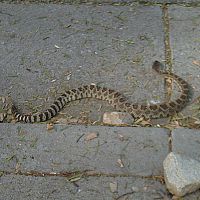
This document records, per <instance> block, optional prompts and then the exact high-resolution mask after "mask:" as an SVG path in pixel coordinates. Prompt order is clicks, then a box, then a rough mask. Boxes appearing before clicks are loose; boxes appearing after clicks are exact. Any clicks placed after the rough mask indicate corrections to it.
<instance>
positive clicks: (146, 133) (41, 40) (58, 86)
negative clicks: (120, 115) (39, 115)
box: [0, 1, 200, 200]
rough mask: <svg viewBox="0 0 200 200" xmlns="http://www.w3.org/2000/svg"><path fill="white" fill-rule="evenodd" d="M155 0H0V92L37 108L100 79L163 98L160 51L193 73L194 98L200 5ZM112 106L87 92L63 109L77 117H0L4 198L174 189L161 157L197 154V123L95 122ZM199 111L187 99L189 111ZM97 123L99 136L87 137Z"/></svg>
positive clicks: (173, 66) (153, 194)
mask: <svg viewBox="0 0 200 200" xmlns="http://www.w3.org/2000/svg"><path fill="white" fill-rule="evenodd" d="M118 2H120V1H118ZM195 2H196V3H198V1H195ZM157 3H158V4H157ZM157 3H155V4H146V3H140V4H139V3H137V2H133V1H132V2H131V3H129V4H126V3H125V4H124V5H123V4H118V3H117V4H116V3H115V4H113V2H110V3H109V2H107V3H105V4H104V3H102V4H101V5H99V4H95V5H92V4H79V3H76V4H67V3H66V4H64V5H61V4H36V3H34V4H32V3H28V4H8V3H0V27H1V28H0V46H1V48H0V49H1V54H0V61H1V65H0V67H1V73H0V85H1V87H0V93H1V95H8V94H10V95H11V96H12V98H13V100H14V102H15V103H16V105H17V106H18V107H19V108H20V109H21V111H23V112H36V111H38V110H43V109H45V108H46V107H47V106H48V105H49V104H50V103H51V102H52V101H53V100H54V99H55V97H56V96H58V95H59V93H61V92H62V91H63V90H65V89H69V88H72V87H78V86H79V85H82V84H88V83H96V84H99V85H101V86H106V87H109V88H112V89H116V90H118V91H120V92H122V93H123V94H125V95H126V96H127V97H128V98H129V99H130V100H131V101H134V102H139V103H141V102H142V103H155V102H157V103H159V102H161V101H164V100H165V99H166V95H165V87H164V80H163V78H162V77H160V76H159V75H157V74H156V73H154V72H152V70H151V64H152V62H153V61H154V60H160V61H162V62H165V63H166V67H167V68H168V69H170V70H172V71H174V72H175V73H176V74H178V75H179V76H181V77H183V78H184V79H185V80H187V81H188V82H189V84H190V85H191V90H192V96H191V102H193V101H194V100H195V99H196V98H197V97H198V96H199V94H200V81H199V78H200V77H199V76H200V58H199V50H200V45H199V41H200V39H199V33H200V29H199V24H200V18H199V16H200V7H198V5H196V4H195V5H194V4H193V3H194V2H193V3H191V1H181V2H178V3H177V2H174V1H173V2H170V3H171V4H169V5H168V6H164V7H163V6H162V4H160V3H159V1H158V2H157ZM161 3H162V2H161ZM180 3H181V5H180ZM188 3H191V4H188ZM184 5H185V6H184ZM186 5H187V6H186ZM174 90H177V91H178V88H176V87H174ZM175 95H177V92H175ZM105 111H112V108H110V106H109V105H108V104H106V103H104V102H101V101H96V100H91V101H87V100H85V101H81V102H78V103H77V102H75V103H71V104H70V105H69V106H67V107H66V109H64V110H63V111H62V113H61V115H60V116H58V117H57V118H56V120H58V121H59V119H60V118H61V119H62V120H61V121H62V122H63V123H65V124H70V122H75V123H74V124H75V125H55V126H54V127H53V129H52V130H47V127H46V126H47V125H46V124H20V123H17V124H12V123H9V124H0V171H1V177H0V185H1V187H0V199H4V200H7V199H9V200H10V199H20V200H21V199H139V200H140V199H159V198H160V199H164V198H165V199H171V195H170V194H169V193H168V191H167V189H166V187H165V185H164V184H163V167H162V162H163V160H164V159H165V157H166V155H167V154H168V153H169V152H170V151H174V152H177V153H183V154H186V155H188V156H190V157H192V158H195V159H197V160H200V154H199V148H200V145H199V144H200V131H199V130H194V129H187V128H176V129H172V130H171V128H170V129H165V128H150V127H149V128H134V127H107V126H91V124H101V116H102V114H103V113H104V112H105ZM193 112H194V111H193V107H192V106H191V105H189V106H188V107H186V109H184V111H183V114H185V115H187V116H193V115H194V113H193ZM79 122H81V123H86V124H90V125H78V124H79ZM176 127H178V126H176ZM91 133H96V135H97V137H96V138H94V139H91V140H87V135H90V134H91ZM199 196H200V192H199V191H197V192H195V193H193V194H190V195H187V196H186V197H184V199H188V200H189V199H199Z"/></svg>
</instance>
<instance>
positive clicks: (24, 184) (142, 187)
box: [0, 175, 167, 200]
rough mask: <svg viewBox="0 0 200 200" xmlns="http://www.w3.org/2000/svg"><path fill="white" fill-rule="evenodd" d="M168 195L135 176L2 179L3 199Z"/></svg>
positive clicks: (157, 185)
mask: <svg viewBox="0 0 200 200" xmlns="http://www.w3.org/2000/svg"><path fill="white" fill-rule="evenodd" d="M110 183H113V184H116V185H117V190H116V192H114V193H113V192H111V189H110ZM132 187H134V190H135V192H133V190H132ZM120 196H121V198H120ZM164 196H167V191H166V189H165V187H164V185H162V184H161V183H160V182H158V181H155V180H148V179H141V178H135V177H86V178H81V179H80V180H79V181H77V182H76V184H73V183H71V182H69V181H68V180H67V178H64V177H31V176H18V175H5V176H2V177H1V179H0V198H1V199H2V200H18V199H20V200H25V199H26V200H29V199H30V200H36V199H40V200H46V199H48V200H53V199H59V200H66V199H67V200H74V199H82V200H86V199H88V200H93V199H95V200H104V199H105V200H112V199H117V198H119V199H127V198H128V199H137V200H142V199H146V200H152V199H157V198H158V199H163V197H164Z"/></svg>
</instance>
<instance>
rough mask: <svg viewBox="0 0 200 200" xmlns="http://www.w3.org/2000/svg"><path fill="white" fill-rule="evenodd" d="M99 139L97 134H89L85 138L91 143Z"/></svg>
mask: <svg viewBox="0 0 200 200" xmlns="http://www.w3.org/2000/svg"><path fill="white" fill-rule="evenodd" d="M97 137H98V134H97V133H88V134H87V135H86V136H85V141H89V140H93V139H95V138H97Z"/></svg>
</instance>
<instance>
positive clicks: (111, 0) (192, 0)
mask: <svg viewBox="0 0 200 200" xmlns="http://www.w3.org/2000/svg"><path fill="white" fill-rule="evenodd" d="M1 1H2V2H6V3H62V4H63V3H72V4H80V3H93V4H98V3H102V4H105V3H106V4H112V5H113V4H114V5H118V4H128V3H130V4H131V3H141V4H146V3H147V2H149V3H151V4H154V3H170V4H180V3H183V4H184V3H187V4H188V3H189V4H196V3H199V2H200V1H199V0H145V1H141V0H84V1H83V0H1Z"/></svg>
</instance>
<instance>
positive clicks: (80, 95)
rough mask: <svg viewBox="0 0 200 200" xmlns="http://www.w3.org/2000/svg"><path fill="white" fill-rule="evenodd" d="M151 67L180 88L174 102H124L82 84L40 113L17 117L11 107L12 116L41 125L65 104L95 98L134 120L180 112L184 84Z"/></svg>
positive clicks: (115, 95) (111, 92)
mask: <svg viewBox="0 0 200 200" xmlns="http://www.w3.org/2000/svg"><path fill="white" fill-rule="evenodd" d="M152 68H153V69H154V70H155V71H156V72H158V73H159V74H161V75H164V76H166V77H170V78H172V79H173V80H175V81H176V83H177V84H178V85H179V87H180V88H181V94H180V96H179V97H178V98H177V99H175V100H173V101H172V100H171V101H169V102H163V103H159V104H150V105H148V104H134V103H130V102H128V100H127V99H126V98H125V97H124V96H123V95H122V94H120V93H119V92H117V91H115V90H111V89H108V88H104V87H99V86H96V85H85V86H82V87H79V88H76V89H71V90H68V91H65V92H64V93H63V94H62V95H60V96H59V97H58V98H57V99H56V100H55V101H54V103H53V104H52V105H51V106H50V107H49V108H48V109H47V110H45V111H44V112H41V113H35V114H20V113H19V112H18V110H17V108H16V107H15V105H14V104H13V105H12V113H13V114H14V117H15V118H16V119H17V121H22V122H26V123H34V122H44V121H47V120H49V119H51V118H53V117H54V116H55V115H57V114H58V113H59V111H60V110H62V109H63V107H64V106H65V105H66V104H67V103H69V102H71V101H75V100H79V99H84V98H96V99H101V100H105V101H108V102H109V103H110V104H111V105H112V106H113V107H114V108H115V109H116V110H118V111H122V112H128V113H130V114H131V115H132V116H133V117H134V119H137V118H141V117H143V118H145V119H151V118H162V117H168V116H171V115H173V114H175V113H177V112H179V111H181V110H182V109H183V108H184V107H185V105H186V104H187V102H188V99H189V85H188V83H187V82H186V81H185V80H183V79H182V78H180V77H179V76H177V75H176V74H174V73H171V72H166V71H163V70H162V69H161V63H160V62H159V61H155V62H154V63H153V66H152Z"/></svg>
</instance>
